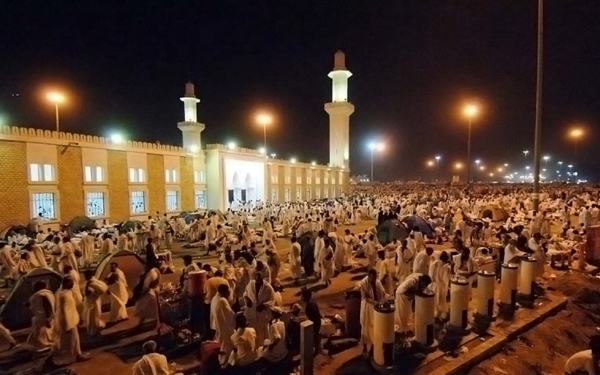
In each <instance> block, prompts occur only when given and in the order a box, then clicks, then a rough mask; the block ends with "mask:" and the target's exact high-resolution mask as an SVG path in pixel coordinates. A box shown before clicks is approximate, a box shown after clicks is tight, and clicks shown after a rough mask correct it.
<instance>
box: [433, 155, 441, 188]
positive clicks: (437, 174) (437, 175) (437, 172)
mask: <svg viewBox="0 0 600 375" xmlns="http://www.w3.org/2000/svg"><path fill="white" fill-rule="evenodd" d="M441 158H442V157H441V156H439V155H437V156H436V157H435V180H436V182H437V181H438V180H439V179H440V159H441Z"/></svg>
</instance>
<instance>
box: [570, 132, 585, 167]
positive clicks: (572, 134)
mask: <svg viewBox="0 0 600 375" xmlns="http://www.w3.org/2000/svg"><path fill="white" fill-rule="evenodd" d="M583 135H584V132H583V129H581V128H574V129H571V131H570V132H569V137H571V138H572V139H573V141H574V143H575V161H577V148H578V147H577V146H578V145H579V139H580V138H581V137H583Z"/></svg>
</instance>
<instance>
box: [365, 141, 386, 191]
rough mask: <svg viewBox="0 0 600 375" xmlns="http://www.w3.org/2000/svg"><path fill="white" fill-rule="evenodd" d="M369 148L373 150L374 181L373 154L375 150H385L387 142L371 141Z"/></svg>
mask: <svg viewBox="0 0 600 375" xmlns="http://www.w3.org/2000/svg"><path fill="white" fill-rule="evenodd" d="M369 150H371V182H373V154H374V153H375V150H377V151H379V152H381V151H383V150H385V144H384V143H382V142H371V143H369Z"/></svg>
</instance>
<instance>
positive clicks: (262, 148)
mask: <svg viewBox="0 0 600 375" xmlns="http://www.w3.org/2000/svg"><path fill="white" fill-rule="evenodd" d="M258 153H259V154H263V155H266V154H267V149H266V148H264V147H260V148H259V149H258Z"/></svg>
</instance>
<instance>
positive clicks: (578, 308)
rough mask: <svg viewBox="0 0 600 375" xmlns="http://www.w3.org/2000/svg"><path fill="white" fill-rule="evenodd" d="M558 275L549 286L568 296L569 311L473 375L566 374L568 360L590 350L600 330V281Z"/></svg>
mask: <svg viewBox="0 0 600 375" xmlns="http://www.w3.org/2000/svg"><path fill="white" fill-rule="evenodd" d="M557 276H558V277H557V278H556V280H553V281H550V282H549V286H550V287H551V288H554V289H556V290H557V291H559V292H561V293H563V294H564V295H565V296H566V297H568V299H569V303H568V305H567V308H566V309H565V310H563V311H561V312H559V313H558V314H557V315H555V316H553V317H550V318H548V319H546V320H545V321H544V322H542V323H541V324H540V325H538V326H536V327H534V328H533V329H531V330H530V331H528V332H526V333H525V334H523V335H522V336H521V337H520V338H519V339H518V340H515V341H513V342H512V343H510V344H508V345H506V346H505V347H504V349H503V350H502V352H501V353H498V354H497V355H495V356H494V357H492V358H490V359H489V360H487V361H484V362H482V363H481V364H479V366H477V367H476V368H474V369H473V370H472V371H471V372H470V373H471V374H474V375H502V374H504V375H506V374H508V375H513V374H519V375H542V374H545V375H554V374H563V369H564V364H565V362H566V361H567V359H568V358H569V357H570V356H571V355H573V354H574V353H576V352H578V351H580V350H585V349H588V347H587V345H588V342H589V337H590V336H592V335H594V334H596V333H598V332H599V329H600V328H599V327H600V279H598V278H595V277H592V276H589V275H586V274H583V273H579V272H572V273H570V274H566V275H563V274H558V273H557Z"/></svg>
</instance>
